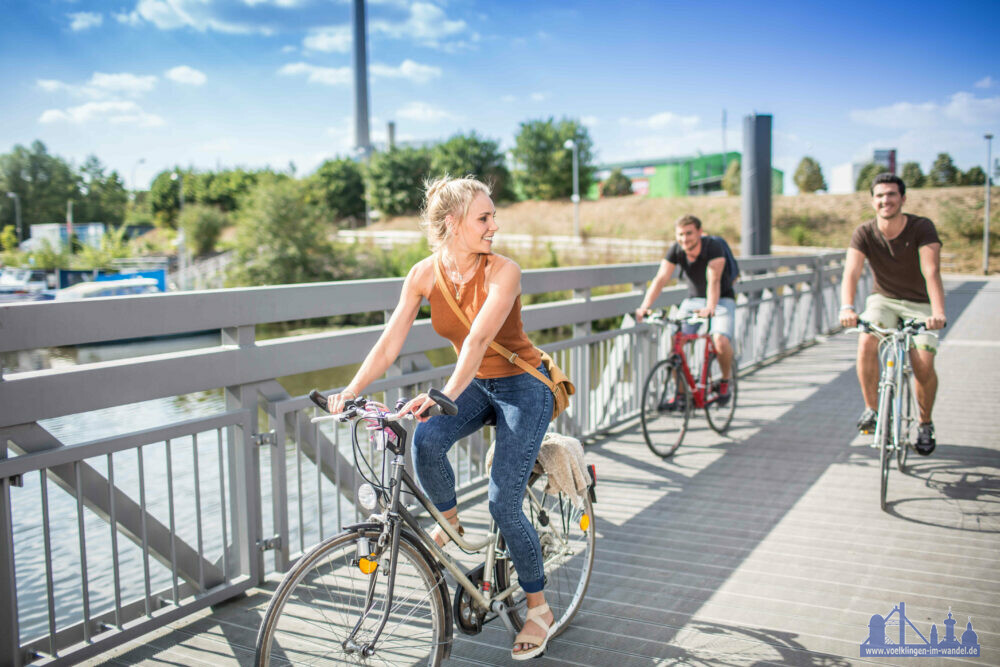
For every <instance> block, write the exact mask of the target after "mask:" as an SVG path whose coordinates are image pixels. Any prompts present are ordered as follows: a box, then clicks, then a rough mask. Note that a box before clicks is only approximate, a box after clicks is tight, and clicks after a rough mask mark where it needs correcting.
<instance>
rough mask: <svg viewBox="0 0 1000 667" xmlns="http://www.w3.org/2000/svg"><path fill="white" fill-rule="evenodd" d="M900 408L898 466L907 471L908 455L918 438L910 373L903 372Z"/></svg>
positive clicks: (917, 419) (916, 416)
mask: <svg viewBox="0 0 1000 667" xmlns="http://www.w3.org/2000/svg"><path fill="white" fill-rule="evenodd" d="M899 393H900V398H901V400H900V403H899V406H900V410H899V442H897V443H896V466H897V467H898V468H899V471H900V472H905V471H906V455H907V453H909V451H910V447H912V446H913V443H914V442H916V439H917V422H918V421H919V416H918V413H917V406H916V401H915V399H914V397H913V387H911V386H910V375H909V373H904V374H903V386H902V387H900V392H899Z"/></svg>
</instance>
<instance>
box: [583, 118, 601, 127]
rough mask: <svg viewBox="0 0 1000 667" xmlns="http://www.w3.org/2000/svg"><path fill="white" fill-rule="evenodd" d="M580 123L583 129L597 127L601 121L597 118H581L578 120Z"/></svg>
mask: <svg viewBox="0 0 1000 667" xmlns="http://www.w3.org/2000/svg"><path fill="white" fill-rule="evenodd" d="M580 122H581V123H583V125H584V126H585V127H597V126H598V125H600V124H601V121H600V120H599V119H598V118H597V116H583V117H581V118H580Z"/></svg>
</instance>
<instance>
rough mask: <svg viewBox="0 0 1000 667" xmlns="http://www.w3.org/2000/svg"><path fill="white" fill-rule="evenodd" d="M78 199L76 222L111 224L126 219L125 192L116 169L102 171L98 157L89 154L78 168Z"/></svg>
mask: <svg viewBox="0 0 1000 667" xmlns="http://www.w3.org/2000/svg"><path fill="white" fill-rule="evenodd" d="M80 176H81V179H80V180H81V200H80V201H79V202H78V205H76V206H74V208H73V217H74V219H75V220H77V221H79V222H103V223H106V224H109V225H112V226H117V225H120V224H121V223H122V222H124V220H125V211H126V207H127V205H128V191H127V190H126V189H125V183H124V181H122V179H121V176H119V175H118V172H116V171H112V172H111V173H110V174H105V173H104V165H103V164H101V161H100V160H98V159H97V156H95V155H91V156H89V157H88V158H87V159H86V160H85V161H84V163H83V165H82V166H81V167H80Z"/></svg>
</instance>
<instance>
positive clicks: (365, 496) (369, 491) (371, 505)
mask: <svg viewBox="0 0 1000 667" xmlns="http://www.w3.org/2000/svg"><path fill="white" fill-rule="evenodd" d="M358 502H359V503H361V506H362V507H364V508H365V509H366V510H373V509H375V505H377V504H378V495H377V494H376V493H375V488H374V487H373V486H372V485H371V484H368V483H365V484H362V485H361V486H359V487H358Z"/></svg>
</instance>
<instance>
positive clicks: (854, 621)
mask: <svg viewBox="0 0 1000 667" xmlns="http://www.w3.org/2000/svg"><path fill="white" fill-rule="evenodd" d="M947 287H948V290H949V291H948V294H949V296H948V310H949V319H950V321H951V322H952V324H951V326H950V327H949V328H948V329H947V331H946V334H945V336H944V342H943V344H942V347H941V350H940V353H939V356H938V368H939V372H940V378H941V394H940V396H939V400H938V405H937V408H936V411H935V421H936V423H937V429H938V440H939V445H938V448H937V451H936V452H935V453H934V454H933V455H932V456H930V457H927V458H922V457H921V458H917V457H915V456H913V455H911V459H910V463H911V466H910V469H909V470H908V473H907V474H905V475H904V474H900V473H899V472H898V471H896V470H895V469H893V471H892V473H891V477H890V480H889V500H890V506H889V511H888V512H882V511H881V510H880V509H879V504H878V462H877V457H876V452H875V450H873V449H870V448H869V447H868V446H867V442H866V440H865V439H864V438H863V437H859V436H857V434H856V432H855V431H854V429H853V424H854V421H855V419H856V418H857V415H858V413H859V412H860V409H861V407H862V404H861V399H860V394H859V391H858V389H857V384H856V380H855V375H854V346H855V342H854V339H853V337H848V336H837V337H834V338H831V339H830V340H827V341H824V342H822V343H820V344H818V345H815V346H813V347H810V348H808V349H806V350H803V351H802V352H800V353H798V354H795V355H793V356H791V357H788V358H786V359H784V360H782V361H780V362H777V363H775V364H772V365H770V366H768V367H765V368H763V369H760V370H758V371H757V372H755V373H753V374H751V375H749V376H747V377H746V378H744V379H743V381H742V383H741V385H740V405H739V410H738V411H737V420H736V421H735V422H734V429H733V430H732V432H731V437H730V438H721V437H719V436H717V435H715V434H714V433H713V432H712V431H710V430H708V429H707V427H706V425H705V423H704V420H703V419H701V418H698V419H693V420H692V423H693V425H694V426H695V428H694V429H693V430H692V431H690V432H689V434H688V436H687V439H686V440H685V443H684V445H683V446H682V447H681V449H680V450H679V451H678V453H677V455H676V456H675V457H674V459H673V460H671V461H669V462H664V461H661V460H659V459H657V458H656V457H654V456H652V455H651V454H650V453H649V452H648V450H647V449H646V447H645V446H644V444H643V443H642V439H641V438H642V436H641V433H640V432H638V430H637V429H636V428H635V427H630V428H627V429H624V430H623V431H621V432H619V433H616V434H614V435H613V436H612V437H609V438H607V439H604V440H602V441H599V442H596V443H594V444H592V445H590V446H589V447H588V452H587V456H588V458H589V459H590V460H591V461H593V462H595V463H596V464H597V467H598V474H599V479H600V481H599V490H598V493H599V501H600V502H599V504H598V505H597V506H596V508H597V514H598V527H599V540H598V550H597V557H596V571H595V574H594V577H593V579H592V581H591V585H590V589H589V592H588V595H587V599H586V601H585V603H584V607H583V609H582V610H581V612H580V614H579V615H578V616H577V618H576V620H575V621H574V624H573V626H572V627H571V628H570V629H569V630H568V631H567V632H566V633H565V634H564V635H563V636H561V637H560V638H559V639H557V640H555V641H554V642H553V643H552V645H551V646H550V648H549V651H548V653H547V654H546V656H545V657H544V658H542V659H539V660H536V661H534V662H533V663H532V664H533V665H538V666H542V665H614V666H615V667H626V666H631V665H668V664H705V665H729V664H733V665H758V664H759V665H765V664H794V665H846V664H865V663H874V664H903V665H906V664H911V665H912V664H919V665H938V664H940V665H963V664H972V665H998V664H1000V429H998V428H997V425H996V424H997V417H998V414H1000V281H984V280H976V279H968V280H949V281H948V283H947ZM484 521H485V515H484V510H483V509H482V508H479V507H478V506H477V507H475V508H470V509H467V510H464V511H463V522H465V523H466V524H467V525H470V526H472V527H475V525H476V524H477V522H478V523H480V524H482V522H484ZM272 588H273V587H272ZM268 595H269V590H266V589H262V590H258V591H253V592H252V594H251V595H249V596H248V597H247V598H246V599H245V600H242V601H238V602H234V603H230V604H227V605H224V606H222V607H220V608H218V609H216V610H215V611H214V613H210V614H209V613H206V614H205V615H203V616H202V617H201V618H199V619H197V620H195V621H194V622H188V623H187V625H178V626H176V627H174V628H172V629H170V630H164V631H162V632H160V633H158V634H154V635H150V636H148V637H147V638H146V639H145V641H143V642H137V643H135V644H133V645H131V646H129V647H124V648H123V649H121V650H118V651H116V652H115V654H114V655H108V656H105V660H106V661H109V662H111V663H112V664H177V665H202V664H205V665H208V664H211V665H217V666H220V667H221V666H223V665H236V664H241V665H248V664H251V658H252V645H253V636H254V633H255V632H256V628H257V625H258V624H259V621H260V617H261V614H262V611H263V608H264V606H266V603H267V599H268ZM899 602H905V603H906V610H907V616H908V617H909V619H910V620H911V622H912V623H913V624H914V625H915V626H916V627H917V629H918V630H920V632H922V633H923V634H924V635H925V636H929V633H930V627H931V624H932V623H936V624H937V629H938V633H939V634H940V636H941V638H942V639H943V638H944V629H945V628H944V625H943V623H942V620H943V619H944V618H945V617H946V616H947V614H948V611H949V609H951V611H952V613H953V615H954V617H955V618H956V619H957V621H958V624H957V626H956V627H957V633H956V634H957V635H958V636H959V637H961V635H962V633H963V632H964V631H965V628H966V623H967V622H968V621H969V619H970V617H971V621H972V623H973V626H974V629H975V632H976V633H977V634H978V637H979V643H980V645H981V647H982V656H981V657H980V658H978V659H958V658H949V659H920V660H916V662H914V659H912V658H911V659H895V660H893V659H865V660H862V659H860V658H859V657H858V656H859V645H860V644H861V642H862V641H864V640H865V639H866V637H867V636H868V623H869V619H870V618H871V617H872V615H873V614H881V615H886V614H888V613H889V612H890V611H891V610H892V609H893V607H894V606H895V605H897V604H898V603H899ZM908 637H910V638H914V637H915V634H914V633H913V632H912V631H909V633H908ZM509 647H510V637H509V636H507V635H506V634H505V633H504V632H502V630H501V629H500V628H498V627H489V626H488V627H487V629H486V630H485V631H484V632H483V633H482V634H481V635H478V636H476V637H472V638H467V637H464V636H461V635H458V640H457V643H456V645H455V648H454V651H453V656H452V661H451V664H455V665H493V664H508V663H509V662H510V661H509V659H508V657H507V656H508V655H509Z"/></svg>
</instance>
